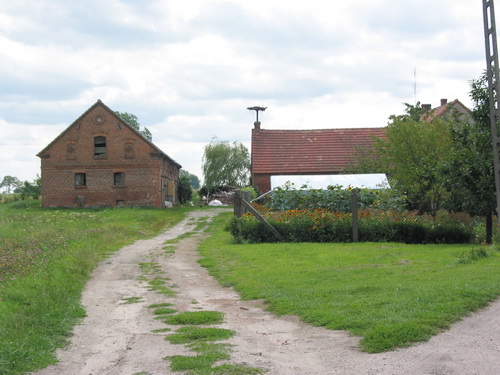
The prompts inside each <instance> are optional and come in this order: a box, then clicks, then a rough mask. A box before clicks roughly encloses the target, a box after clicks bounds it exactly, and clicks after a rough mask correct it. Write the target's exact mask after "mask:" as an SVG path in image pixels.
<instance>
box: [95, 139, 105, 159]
mask: <svg viewBox="0 0 500 375" xmlns="http://www.w3.org/2000/svg"><path fill="white" fill-rule="evenodd" d="M94 156H106V137H95V138H94Z"/></svg>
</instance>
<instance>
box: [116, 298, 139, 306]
mask: <svg viewBox="0 0 500 375" xmlns="http://www.w3.org/2000/svg"><path fill="white" fill-rule="evenodd" d="M122 300H123V302H122V303H120V305H131V304H133V303H140V302H144V298H142V297H126V298H122Z"/></svg>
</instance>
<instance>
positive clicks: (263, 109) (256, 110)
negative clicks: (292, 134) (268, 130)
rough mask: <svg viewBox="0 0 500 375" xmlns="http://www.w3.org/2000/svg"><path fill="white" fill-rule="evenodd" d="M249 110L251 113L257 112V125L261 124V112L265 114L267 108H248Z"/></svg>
mask: <svg viewBox="0 0 500 375" xmlns="http://www.w3.org/2000/svg"><path fill="white" fill-rule="evenodd" d="M247 109H248V110H250V111H255V113H256V114H257V119H256V120H255V123H259V111H261V112H264V111H265V110H266V109H267V107H248V108H247ZM259 124H260V123H259Z"/></svg>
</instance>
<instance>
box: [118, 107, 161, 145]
mask: <svg viewBox="0 0 500 375" xmlns="http://www.w3.org/2000/svg"><path fill="white" fill-rule="evenodd" d="M115 113H116V114H117V115H118V116H120V117H121V119H122V120H123V121H125V122H126V123H127V124H129V125H130V126H131V127H133V128H134V129H135V130H137V131H138V132H139V133H141V134H142V135H143V136H144V138H146V139H147V140H148V141H150V142H152V140H153V135H152V134H151V132H150V131H149V129H148V128H146V127H144V129H142V130H141V124H139V119H138V118H137V116H136V115H133V114H131V113H128V112H118V111H115Z"/></svg>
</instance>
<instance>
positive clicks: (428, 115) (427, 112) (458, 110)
mask: <svg viewBox="0 0 500 375" xmlns="http://www.w3.org/2000/svg"><path fill="white" fill-rule="evenodd" d="M422 109H423V110H424V114H422V116H421V117H420V118H421V120H422V121H431V120H432V119H433V118H435V117H441V118H452V119H454V120H458V121H465V122H467V123H471V122H472V121H473V119H472V115H471V111H470V109H469V108H467V107H466V106H465V105H464V104H463V103H462V102H461V101H460V100H458V99H455V100H452V101H451V102H448V99H441V104H440V105H439V106H438V107H435V108H432V105H431V104H422Z"/></svg>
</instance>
